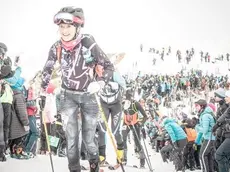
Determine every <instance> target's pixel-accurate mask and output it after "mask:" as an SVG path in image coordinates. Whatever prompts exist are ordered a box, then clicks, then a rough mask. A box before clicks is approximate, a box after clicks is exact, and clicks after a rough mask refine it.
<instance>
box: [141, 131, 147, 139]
mask: <svg viewBox="0 0 230 172" xmlns="http://www.w3.org/2000/svg"><path fill="white" fill-rule="evenodd" d="M141 133H142V136H143V139H146V132H145V129H144V128H142V129H141Z"/></svg>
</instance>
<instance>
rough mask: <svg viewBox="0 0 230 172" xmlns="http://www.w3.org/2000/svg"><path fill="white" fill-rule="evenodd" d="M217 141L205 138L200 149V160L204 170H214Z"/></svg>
mask: <svg viewBox="0 0 230 172" xmlns="http://www.w3.org/2000/svg"><path fill="white" fill-rule="evenodd" d="M214 152H215V141H214V140H204V141H203V143H202V146H201V149H200V160H201V165H202V169H203V172H214Z"/></svg>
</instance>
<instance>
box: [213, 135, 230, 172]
mask: <svg viewBox="0 0 230 172" xmlns="http://www.w3.org/2000/svg"><path fill="white" fill-rule="evenodd" d="M229 145H230V138H226V139H225V140H224V142H223V143H222V144H221V145H220V147H219V148H218V149H217V151H216V154H215V159H216V161H217V163H218V168H219V172H229V168H230V166H229V160H230V149H229Z"/></svg>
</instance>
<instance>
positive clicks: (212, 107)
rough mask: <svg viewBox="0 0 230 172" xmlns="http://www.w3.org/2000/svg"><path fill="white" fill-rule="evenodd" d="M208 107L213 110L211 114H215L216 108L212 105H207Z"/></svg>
mask: <svg viewBox="0 0 230 172" xmlns="http://www.w3.org/2000/svg"><path fill="white" fill-rule="evenodd" d="M208 106H209V107H210V108H211V109H212V110H213V112H216V106H215V105H214V104H213V103H209V104H208Z"/></svg>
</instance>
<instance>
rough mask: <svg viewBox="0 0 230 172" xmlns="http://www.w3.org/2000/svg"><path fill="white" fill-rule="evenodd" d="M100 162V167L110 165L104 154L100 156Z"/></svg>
mask: <svg viewBox="0 0 230 172" xmlns="http://www.w3.org/2000/svg"><path fill="white" fill-rule="evenodd" d="M99 159H100V162H99V165H100V167H108V166H109V163H108V162H107V161H106V160H105V157H104V156H99Z"/></svg>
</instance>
